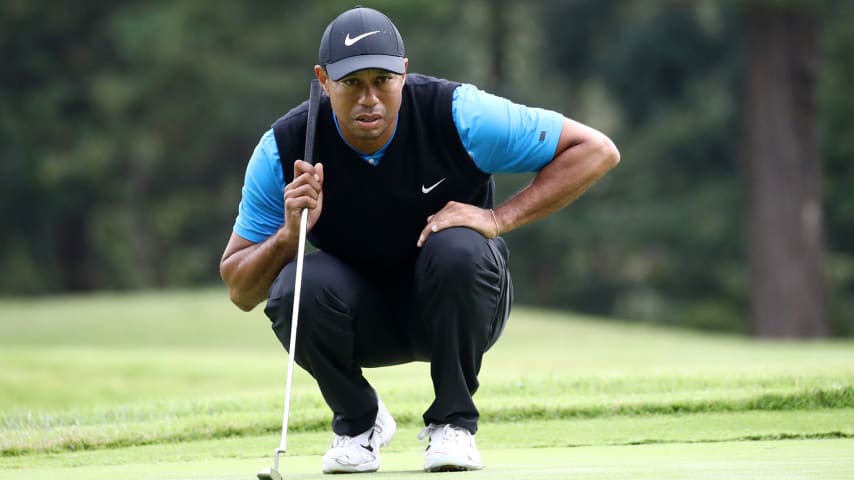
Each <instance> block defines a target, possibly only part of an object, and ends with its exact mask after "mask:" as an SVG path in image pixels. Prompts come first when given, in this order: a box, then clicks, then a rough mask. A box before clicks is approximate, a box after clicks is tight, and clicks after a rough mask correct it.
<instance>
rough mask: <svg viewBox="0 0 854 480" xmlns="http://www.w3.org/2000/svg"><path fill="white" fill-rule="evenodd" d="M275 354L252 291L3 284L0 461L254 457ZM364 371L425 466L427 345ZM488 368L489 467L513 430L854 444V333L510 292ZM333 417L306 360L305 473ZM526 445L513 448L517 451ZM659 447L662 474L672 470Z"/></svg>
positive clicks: (265, 437)
mask: <svg viewBox="0 0 854 480" xmlns="http://www.w3.org/2000/svg"><path fill="white" fill-rule="evenodd" d="M286 360H287V357H286V355H285V354H284V351H283V350H282V349H281V347H280V346H279V344H278V342H277V341H276V339H275V338H274V336H273V335H272V333H271V331H270V329H269V322H268V321H267V320H266V318H265V317H264V316H263V314H262V313H261V312H260V309H258V311H256V312H252V313H250V314H244V313H241V312H239V311H238V310H237V309H236V308H234V307H233V306H231V305H230V303H229V302H228V300H227V298H226V294H225V292H224V291H223V290H222V289H215V290H207V291H200V292H172V293H160V292H152V293H146V294H136V295H97V296H82V297H62V298H56V299H51V300H26V301H25V300H13V299H7V300H0V414H2V416H0V479H3V478H21V477H18V476H15V475H12V474H17V475H21V474H23V473H24V472H37V471H39V469H42V470H43V472H42V473H44V474H46V475H50V476H51V478H90V477H86V476H85V474H87V472H88V474H90V475H94V477H91V478H95V477H97V472H95V471H92V470H87V469H92V468H95V469H97V468H101V470H100V471H101V472H102V473H103V472H109V471H110V469H111V468H114V467H115V468H118V469H119V470H121V467H122V466H124V467H125V469H129V470H130V471H131V472H133V471H135V470H134V469H136V468H138V465H147V464H151V463H152V459H153V458H157V462H156V463H157V465H159V466H158V467H157V468H154V469H152V470H149V469H148V467H146V468H145V469H144V470H145V472H148V473H149V474H151V475H153V476H148V477H146V476H144V475H142V474H140V475H141V476H137V477H133V476H131V477H127V476H126V475H125V477H126V478H200V477H198V476H196V477H193V474H192V472H191V469H189V470H187V471H190V473H186V472H185V473H181V472H184V470H183V469H184V468H189V467H188V465H189V464H193V462H196V463H195V464H204V465H212V464H213V463H215V462H213V460H214V459H217V461H222V462H225V463H226V464H228V465H229V466H225V464H223V465H222V466H221V467H220V470H219V471H220V472H226V471H234V472H240V470H239V469H240V468H244V467H243V465H244V463H247V462H250V463H251V462H254V463H255V464H256V466H254V467H252V468H251V469H250V470H249V471H248V476H249V477H251V475H252V471H254V470H256V469H258V468H261V467H262V466H264V464H265V463H266V462H268V459H267V458H266V457H268V456H269V454H270V452H271V451H272V449H273V447H275V445H276V444H277V443H278V432H279V429H280V426H281V408H282V394H283V390H284V373H285V365H286ZM366 376H367V377H368V378H369V379H370V380H371V382H372V383H373V384H374V385H375V387H376V388H377V390H378V391H379V392H380V393H381V394H382V396H383V399H384V400H385V402H386V404H387V405H388V406H389V408H390V409H391V411H392V413H393V414H394V416H395V418H396V419H397V420H398V422H399V423H400V425H401V432H400V434H399V436H398V439H396V440H395V443H393V444H392V445H391V447H390V448H389V450H388V453H387V459H386V460H385V461H384V465H386V464H390V465H396V463H395V462H398V461H400V462H402V464H406V465H408V466H409V467H410V468H411V467H417V465H418V462H419V461H420V460H419V458H418V452H419V451H420V447H419V446H418V445H419V444H418V442H417V441H416V440H415V439H414V437H415V434H416V433H417V431H418V429H419V426H420V416H421V412H422V411H423V410H424V409H425V408H426V407H427V405H428V404H429V403H430V401H431V399H432V389H431V385H430V382H429V367H428V365H426V364H424V363H415V364H410V365H403V366H397V367H391V368H383V369H370V370H366ZM480 380H481V389H480V391H479V392H478V393H477V395H476V397H475V400H476V402H477V404H478V406H479V407H480V409H481V412H482V419H483V420H482V423H481V431H480V432H479V434H478V442H479V445H480V446H481V449H482V450H483V452H484V457H485V458H486V459H487V463H488V465H489V466H490V467H492V466H493V465H496V464H499V465H500V464H501V460H502V459H504V458H505V455H504V454H501V455H495V452H500V451H514V449H515V450H519V451H521V450H520V449H521V448H522V447H524V449H523V450H525V451H529V454H528V455H529V456H532V458H534V457H536V458H539V457H540V456H542V452H545V451H553V449H564V450H562V452H563V453H560V454H559V456H561V455H568V456H573V455H575V453H573V452H576V451H580V450H587V451H594V450H595V451H596V452H602V457H601V458H602V461H603V462H604V463H605V464H606V465H603V466H602V468H606V467H608V465H610V462H611V461H610V460H607V458H608V456H609V455H607V454H606V452H608V451H609V450H608V449H609V448H610V449H614V450H610V451H611V452H614V453H613V454H614V455H616V452H617V451H620V452H637V450H632V447H634V448H635V449H637V448H638V446H639V445H646V446H647V447H648V448H653V447H655V446H667V445H669V446H671V447H672V448H675V449H677V450H678V449H686V451H687V450H691V451H693V447H692V445H700V444H702V445H707V446H709V445H711V446H713V447H710V448H711V450H710V452H711V453H710V457H713V458H717V457H715V455H718V454H719V453H720V452H718V453H715V452H717V451H718V449H725V450H726V449H729V448H733V449H738V448H748V449H749V448H750V447H749V446H758V445H760V444H761V445H774V446H775V447H774V448H775V449H776V448H789V447H787V446H786V445H795V444H798V445H802V447H803V449H804V452H805V453H804V454H803V455H800V456H798V457H797V458H795V459H793V460H792V461H800V460H804V461H806V460H807V459H808V458H809V456H808V454H807V453H806V452H812V451H813V450H818V451H821V450H822V449H826V448H830V449H831V450H832V449H836V448H837V446H838V445H847V447H846V448H848V449H849V450H848V451H854V438H852V437H854V341H850V340H846V341H811V342H794V341H756V340H751V339H744V338H740V337H733V336H722V335H708V334H699V333H694V332H688V331H680V330H673V329H662V328H654V327H650V326H642V325H632V324H627V323H621V322H616V321H606V320H602V319H595V318H587V317H581V316H576V315H568V314H565V313H559V312H551V311H544V310H536V309H530V308H517V309H516V310H515V311H514V313H513V315H512V317H511V320H510V323H509V325H508V327H507V329H506V331H505V333H504V336H503V337H502V339H501V340H500V341H499V343H498V344H497V345H496V346H495V347H494V348H493V350H491V351H490V352H489V353H488V354H487V356H486V358H485V361H484V367H483V371H482V372H481V376H480ZM329 421H330V414H329V412H328V410H327V408H326V407H325V405H324V404H323V402H322V399H321V397H320V395H319V393H318V392H317V388H316V386H315V385H314V383H313V381H312V380H311V379H310V378H309V377H308V376H307V375H306V374H305V373H304V372H298V374H297V376H296V378H295V381H294V396H293V410H292V415H291V431H292V432H294V433H293V437H292V440H291V442H290V450H289V453H288V456H289V461H293V462H297V463H298V462H302V461H304V462H307V463H306V464H307V465H308V464H310V465H311V466H312V469H308V470H305V474H306V475H308V474H310V473H311V472H315V471H316V467H317V462H318V458H317V455H318V454H320V453H322V452H323V450H324V449H325V446H326V442H327V441H328V438H329V431H328V428H329V427H328V425H329ZM784 440H785V441H784ZM733 442H734V443H733ZM798 442H800V443H798ZM731 445H741V446H740V447H731ZM831 446H832V448H831ZM569 447H572V448H569ZM567 448H569V449H568V450H566V449H567ZM838 448H839V450H840V451H842V450H844V448H843V447H838ZM530 449H535V450H536V451H532V450H530ZM537 451H541V452H540V453H537ZM651 451H653V450H651ZM834 451H836V450H834ZM490 452H492V455H493V456H492V458H494V459H495V460H494V461H491V462H490V461H489V458H490ZM531 452H533V453H531ZM760 453H762V452H757V455H759V454H760ZM412 455H414V456H415V460H414V463H412V461H411V460H410V457H411V456H412ZM520 455H521V454H520ZM620 455H628V458H633V455H634V454H632V453H621V454H620ZM809 455H812V456H815V455H816V454H815V453H809ZM291 456H293V457H294V458H293V459H291V458H290V457H291ZM303 457H304V458H303ZM511 457H512V455H511ZM523 457H524V455H522V456H521V457H518V458H516V457H514V458H515V460H512V461H516V462H521V463H518V465H522V466H524V465H526V463H525V460H524V458H523ZM852 457H854V456H852V455H850V454H849V455H848V456H847V457H843V458H842V459H840V461H839V462H837V463H833V462H829V463H827V465H825V464H822V465H824V466H823V467H822V468H825V470H824V471H823V472H824V474H826V475H831V476H832V474H833V472H835V471H836V470H834V469H836V468H837V467H839V468H842V469H843V470H845V469H847V470H846V471H848V472H852V473H854V463H852V462H854V461H852V460H851V459H852ZM507 458H510V457H507ZM591 458H593V459H595V458H598V457H596V455H594V456H593V457H591ZM844 458H847V459H848V461H847V463H846V462H845V461H843V460H844ZM799 459H800V460H799ZM769 461H770V460H769ZM187 462H189V464H188V463H187ZM212 462H213V463H212ZM530 462H534V460H530V461H529V462H528V464H531V463H530ZM591 462H594V460H591ZM840 462H841V463H840ZM511 463H512V462H511ZM535 463H536V464H542V463H543V461H542V460H536V462H535ZM545 463H546V464H549V462H548V461H546V462H545ZM588 463H590V462H588ZM677 463H678V462H677ZM514 465H515V464H514ZM518 465H517V466H518ZM661 467H662V468H663V470H662V471H661V473H662V475H663V476H662V477H660V478H667V477H666V475H664V474H665V473H666V472H668V471H671V472H678V471H679V469H678V468H676V467H674V465H671V464H662V465H661ZM677 467H678V465H677ZM158 468H162V469H163V470H162V471H159V470H158ZM170 468H171V469H172V470H171V471H170V470H169V469H170ZM514 468H516V467H513V466H512V465H509V466H507V467H506V468H504V469H503V470H500V471H501V472H505V473H506V472H514V471H517V470H514ZM519 468H522V467H519ZM549 468H552V469H553V468H557V467H556V466H555V465H552V466H551V467H548V468H546V470H545V471H544V473H543V475H544V476H540V477H536V478H564V477H563V476H561V475H563V473H565V474H566V475H567V476H571V477H572V478H588V477H585V476H584V475H586V473H584V472H580V471H573V470H572V469H568V468H569V467H566V468H564V470H562V472H563V473H562V474H561V475H558V474H556V473H555V472H554V471H553V470H549ZM668 468H669V469H670V470H668ZM674 468H675V470H674ZM803 468H806V469H807V470H809V469H808V468H807V466H803ZM51 469H53V470H51ZM606 469H607V468H606ZM593 470H594V471H595V469H593ZM766 470H767V465H766ZM772 470H773V469H771V470H769V471H772ZM4 471H7V472H11V473H10V475H12V476H8V477H6V476H4V473H3V472H4ZM156 471H159V472H160V473H152V472H156ZM488 471H491V472H492V474H493V475H497V476H495V477H493V476H490V477H489V478H503V477H501V475H503V473H502V474H499V472H497V471H496V470H495V469H488ZM57 472H63V473H61V474H60V476H59V477H57V476H56V474H57ZM170 472H172V473H170ZM531 472H533V470H532V471H531ZM531 472H529V473H531ZM549 472H550V473H549ZM517 473H518V471H517ZM570 473H572V475H570ZM587 473H589V472H587ZM594 473H595V472H594ZM78 474H79V475H81V476H80V477H74V476H73V475H78ZM245 474H246V472H245V471H244V476H245ZM181 475H185V476H184V477H181ZM204 475H208V474H204ZM234 475H236V476H237V475H239V474H238V473H235V474H234ZM507 475H508V476H507V477H506V478H521V477H514V476H513V475H512V474H509V473H508V474H507ZM532 475H533V473H532ZM549 475H551V476H549ZM227 476H228V475H227V474H225V473H223V475H221V477H223V478H225V477H227ZM607 477H609V475H605V474H604V473H603V474H602V476H601V477H599V478H607ZM235 478H236V477H235ZM383 478H392V477H383ZM407 478H409V477H407ZM431 478H435V476H434V477H431ZM532 478H534V477H532ZM590 478H592V477H590ZM626 478H647V477H644V476H643V475H638V476H630V477H626ZM649 478H655V476H654V475H652V476H650V477H649ZM674 478H675V477H674ZM709 478H718V477H709ZM719 478H725V477H723V476H722V477H719ZM745 478H747V477H745ZM751 478H759V476H753V477H751ZM769 478H770V477H769ZM777 478H779V476H778V477H777ZM823 478H830V477H827V476H825V477H823Z"/></svg>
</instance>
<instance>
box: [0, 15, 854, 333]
mask: <svg viewBox="0 0 854 480" xmlns="http://www.w3.org/2000/svg"><path fill="white" fill-rule="evenodd" d="M763 5H764V4H762V3H761V2H760V3H758V6H757V2H703V1H696V2H688V1H683V2H663V3H660V4H659V3H655V2H642V1H620V2H617V1H613V0H611V1H601V0H600V1H593V0H574V1H571V2H566V1H556V0H555V1H546V0H544V1H541V2H526V3H523V2H515V1H512V0H470V1H466V2H452V1H450V0H431V1H426V0H425V1H422V0H418V1H413V2H395V1H392V0H378V1H376V2H373V3H371V4H369V5H368V6H373V7H375V8H379V9H381V10H384V11H386V13H388V14H389V16H391V17H392V19H393V20H394V21H395V22H396V23H397V24H398V27H399V28H400V30H401V31H402V33H403V35H404V38H405V40H406V42H407V53H408V56H409V57H410V68H411V70H412V71H416V72H422V73H429V74H433V75H437V76H444V77H448V78H451V79H455V80H459V81H466V82H471V83H475V84H477V85H479V86H481V87H483V88H486V89H488V90H491V91H494V92H496V93H500V94H503V95H507V96H509V97H510V98H512V99H514V100H516V101H519V102H521V103H527V104H531V105H537V106H543V107H547V108H553V109H556V110H559V111H562V112H565V113H566V114H567V115H568V116H571V117H573V118H576V119H578V120H580V121H583V122H586V123H589V124H591V125H593V126H596V127H597V128H599V129H601V130H603V131H605V132H607V133H608V134H609V135H611V136H612V137H613V138H614V139H615V141H616V142H617V144H618V145H619V146H620V149H621V152H622V154H623V159H624V161H623V162H622V164H621V165H620V167H619V168H618V169H616V170H614V171H613V172H612V173H611V174H609V175H608V177H607V178H606V179H605V180H604V181H603V182H601V183H600V184H599V185H597V186H596V187H595V188H594V189H593V190H591V191H590V192H588V193H587V194H586V195H585V196H584V197H582V199H580V200H579V201H578V202H577V203H576V204H574V205H573V206H571V207H570V208H569V209H567V210H565V211H563V212H562V213H560V214H558V215H556V216H553V217H551V218H549V219H547V220H545V221H543V222H540V223H539V224H537V225H534V226H531V227H529V228H526V229H523V230H519V231H517V232H513V233H511V234H509V235H508V236H507V237H508V241H509V242H510V244H511V248H512V250H513V255H512V257H513V258H512V259H511V263H512V268H513V271H514V278H515V280H516V282H517V290H518V297H519V301H520V302H524V303H538V304H545V305H550V306H556V307H563V308H571V309H575V310H581V311H588V312H595V313H605V314H613V315H618V316H621V317H625V318H632V319H638V320H641V321H654V322H664V323H672V324H681V325H687V326H691V327H696V328H711V329H723V330H730V331H740V332H751V331H752V332H755V333H759V334H784V335H802V334H823V333H825V332H828V331H829V332H832V333H835V334H851V333H852V332H854V318H852V317H854V315H852V314H851V313H850V312H851V311H854V242H852V241H851V239H852V238H854V188H852V186H854V168H852V167H851V162H850V160H851V159H852V153H854V120H852V118H854V115H852V112H854V97H852V96H851V95H850V94H849V92H848V90H849V89H850V85H851V84H852V80H854V66H852V64H854V62H851V60H850V59H851V58H854V51H852V50H854V28H852V20H850V19H852V18H854V7H852V6H850V5H849V4H848V2H820V3H818V4H816V3H814V2H797V1H790V2H771V4H770V6H763ZM350 6H352V5H351V3H347V2H343V1H339V2H311V1H307V0H306V1H303V0H299V1H296V0H295V1H291V2H265V1H255V2H227V1H218V2H195V1H187V2H177V3H175V2H138V1H130V0H123V1H111V2H97V1H93V2H85V4H80V5H74V6H65V7H63V6H62V5H55V4H51V5H50V7H49V8H48V7H47V6H46V5H45V4H41V3H40V2H14V1H12V2H2V3H0V53H2V55H3V58H4V59H5V61H4V62H3V64H2V66H0V71H2V73H0V218H2V219H3V221H4V222H3V223H4V225H5V227H6V229H5V231H4V234H3V235H2V236H0V268H2V271H3V272H4V275H2V277H0V292H2V293H3V294H7V295H8V294H43V293H50V292H59V291H87V290H93V289H131V288H150V287H166V286H194V285H207V284H213V283H216V282H218V281H219V280H218V275H217V264H218V260H219V256H220V254H221V251H222V248H223V246H224V243H225V241H226V239H227V237H228V234H229V232H230V228H231V225H232V222H233V219H234V215H235V214H236V204H237V201H238V199H239V194H240V186H241V184H242V176H243V170H244V167H245V162H246V160H247V159H248V157H249V155H250V153H251V151H252V148H253V147H254V145H255V142H256V141H257V139H258V137H259V136H260V135H261V133H262V132H263V131H264V130H265V129H266V128H268V127H269V125H270V124H271V123H272V121H274V120H275V119H276V118H277V116H278V115H280V114H281V113H283V112H285V111H286V110H287V109H289V108H290V107H291V106H292V105H294V104H295V103H296V102H298V101H300V100H301V99H303V98H304V97H305V95H306V86H307V84H308V80H309V78H310V75H311V69H310V67H311V66H312V65H313V64H314V62H315V61H316V60H315V59H316V48H317V43H318V41H319V38H320V34H321V33H322V30H323V28H324V27H325V25H326V23H327V22H328V21H329V20H330V19H331V18H332V17H333V16H334V15H335V14H337V13H338V12H340V11H342V10H343V9H346V8H349V7H350ZM804 9H806V10H805V11H806V13H802V12H801V10H804ZM780 11H787V12H789V11H790V12H793V13H792V14H791V15H793V17H792V18H793V19H794V20H792V21H795V22H798V23H796V24H793V23H790V22H789V20H785V19H786V18H789V17H786V16H785V14H783V16H782V17H779V15H778V14H779V13H780ZM779 18H783V20H779V21H778V20H775V19H779ZM804 19H806V20H804ZM787 22H789V23H787ZM802 22H806V23H802ZM795 26H797V27H798V30H797V31H804V32H805V35H804V36H803V37H801V36H798V35H796V34H795V33H797V32H796V31H794V30H793V28H794V27H795ZM799 38H802V39H803V40H802V41H800V42H799V41H798V39H799ZM801 47H809V48H801ZM773 61H780V62H784V63H783V64H781V65H783V68H784V69H786V70H785V71H789V72H791V71H793V70H792V68H793V67H791V65H805V66H806V69H804V68H802V67H797V68H795V70H794V71H796V72H801V74H797V75H795V76H794V77H786V76H785V75H783V74H781V73H771V74H770V75H769V74H766V73H761V72H766V71H768V70H763V68H773V67H772V65H771V62H773ZM787 61H788V62H790V63H788V64H786V63H785V62H787ZM763 62H765V63H763ZM792 62H794V63H792ZM766 64H767V65H768V66H767V67H763V65H766ZM785 65H789V66H788V67H786V66H785ZM799 69H800V70H799ZM763 75H764V76H763ZM758 78H764V79H765V80H763V81H764V82H766V83H762V82H763V81H760V80H757V79H758ZM786 79H793V80H792V82H794V83H792V84H791V85H793V87H792V88H796V89H797V90H792V91H791V92H795V93H792V94H791V95H788V94H779V93H775V92H779V90H775V88H774V86H775V85H777V86H779V85H780V83H779V82H780V81H782V80H786ZM767 82H770V83H767ZM797 92H801V93H797ZM811 92H812V93H811ZM810 99H812V100H810ZM763 102H770V103H763ZM786 102H789V103H788V107H786V105H787V103H786ZM762 105H767V109H764V108H765V107H762V108H760V106H762ZM810 105H812V107H810ZM784 107H786V108H790V109H791V111H792V112H794V117H795V120H794V122H795V123H792V124H791V129H790V130H789V131H784V130H770V129H771V128H772V127H773V125H772V124H771V123H770V120H769V119H770V118H773V119H776V120H780V121H781V122H782V119H783V118H784V113H780V112H781V110H780V108H784ZM761 112H771V113H768V114H766V115H768V116H762V113H761ZM810 118H812V120H810ZM789 132H794V134H795V135H797V136H792V135H791V134H790V133H789ZM760 138H766V140H760ZM763 142H764V143H763ZM791 142H795V143H791ZM810 152H811V153H810ZM760 162H765V163H760ZM787 162H788V163H787ZM786 165H793V167H792V168H791V169H787V168H784V167H785V166H786ZM763 166H764V167H765V168H767V171H766V170H764V169H763V170H761V171H760V170H758V169H759V168H762V167H763ZM822 171H824V174H823V175H822V174H821V172H822ZM751 172H754V173H751ZM768 172H770V173H768ZM770 175H780V176H779V177H773V178H772V177H771V176H770ZM529 179H530V176H526V175H519V176H507V177H501V178H499V188H500V192H499V193H500V195H504V196H506V195H509V194H510V193H512V191H514V190H515V189H518V188H519V187H520V186H521V185H523V184H524V183H526V182H527V181H529ZM760 180H763V181H764V182H765V183H760ZM789 182H794V183H789ZM790 184H791V185H798V186H803V188H802V189H798V188H790V187H787V188H784V189H780V188H779V187H780V186H781V185H790ZM757 185H760V186H761V185H766V186H768V188H770V189H771V190H769V191H766V190H759V189H757ZM775 187H777V188H776V189H775ZM760 198H761V199H765V200H762V201H760ZM817 202H818V203H817ZM750 205H753V206H755V208H754V207H750ZM760 205H765V207H761V206H760ZM785 205H790V207H786V208H784V207H785ZM804 205H809V208H807V210H808V211H810V212H817V217H816V216H812V217H809V216H807V217H808V218H812V219H813V220H811V222H813V223H810V224H809V225H811V226H816V225H817V227H816V228H814V229H812V230H810V231H809V232H806V233H805V235H806V236H804V237H802V238H804V239H805V240H804V242H805V243H804V242H802V243H803V244H804V245H807V244H808V245H809V248H807V249H804V250H798V249H795V251H793V250H792V248H794V247H792V245H793V244H791V243H785V242H787V241H793V239H794V237H792V236H791V235H790V234H789V233H785V232H790V231H793V230H790V229H795V228H798V227H797V225H796V224H798V225H801V226H803V225H804V224H803V223H802V222H801V223H797V222H798V219H803V218H804V217H802V216H794V215H792V214H791V213H787V212H792V211H795V210H798V209H801V210H803V206H804ZM763 208H766V209H768V210H767V211H766V210H763ZM762 212H766V213H762ZM767 212H772V213H773V212H778V213H780V215H778V217H775V218H777V219H778V220H779V222H781V223H773V224H772V223H766V222H764V221H760V220H759V219H760V218H765V217H763V215H767V214H768V213H767ZM816 218H817V219H818V220H817V221H816V220H815V219H816ZM822 220H823V222H822ZM822 224H823V226H822ZM754 226H766V227H767V228H764V229H762V230H761V231H759V230H754V229H753V227H754ZM751 238H752V239H753V240H748V239H751ZM775 241H782V242H783V243H782V244H781V248H782V250H781V249H775V248H774V247H772V246H770V245H771V243H769V242H775ZM749 245H750V246H751V247H750V248H748V246H749ZM787 245H788V246H787ZM822 249H824V250H823V251H822ZM774 252H780V253H779V255H778V256H777V257H772V256H771V255H772V254H774ZM800 255H803V256H804V258H807V259H809V261H804V262H801V261H798V260H797V259H798V258H800V257H799V256H800ZM757 262H758V263H757ZM748 265H754V266H757V267H756V268H753V269H749V268H748ZM797 265H803V266H804V269H805V270H803V271H809V272H810V273H809V274H808V276H804V275H802V274H795V275H799V276H797V278H800V279H801V280H800V281H802V283H801V286H797V282H795V283H791V282H788V283H786V285H794V287H792V290H790V291H788V292H789V293H785V292H787V290H785V288H787V287H785V286H780V285H775V284H774V283H773V282H775V281H778V280H780V281H782V280H784V279H785V278H787V277H785V276H784V275H782V274H780V269H783V268H791V267H794V266H797ZM807 265H812V267H808V266H807ZM810 268H811V270H810ZM750 272H753V273H750ZM823 280H824V281H823ZM763 289H764V290H763ZM763 292H765V293H764V294H763ZM763 295H764V296H763ZM751 296H752V297H753V298H754V299H756V300H755V301H753V302H751V301H750V298H751ZM799 297H803V298H799ZM761 298H765V299H766V300H760V299H761ZM751 305H753V306H754V307H753V308H751ZM761 305H769V306H771V307H773V308H772V309H771V310H770V313H768V314H767V315H766V316H765V317H763V315H762V314H760V313H759V312H760V311H764V310H763V308H765V307H761ZM771 307H768V308H771ZM801 307H803V308H801ZM821 311H824V312H825V313H820V312H821ZM751 312H753V316H754V318H757V319H758V318H772V319H775V320H774V321H773V322H772V323H771V327H770V328H771V329H772V330H773V329H775V328H777V327H779V326H781V325H788V322H784V321H777V320H776V319H780V318H783V316H784V315H786V314H787V313H788V312H800V313H794V314H793V315H794V316H795V317H798V318H800V319H802V321H805V322H807V323H808V324H809V325H811V327H810V328H808V329H806V330H804V329H802V328H801V327H797V328H793V329H790V330H781V331H779V332H776V331H771V330H765V329H764V327H761V325H762V324H760V323H755V324H753V325H754V326H751V322H750V321H749V318H751V317H750V316H751ZM816 312H819V313H816ZM813 328H815V329H813Z"/></svg>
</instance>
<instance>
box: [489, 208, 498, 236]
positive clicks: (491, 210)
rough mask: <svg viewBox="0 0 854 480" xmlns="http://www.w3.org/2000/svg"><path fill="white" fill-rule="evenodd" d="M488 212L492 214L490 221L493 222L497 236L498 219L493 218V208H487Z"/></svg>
mask: <svg viewBox="0 0 854 480" xmlns="http://www.w3.org/2000/svg"><path fill="white" fill-rule="evenodd" d="M489 213H491V214H492V221H493V222H495V236H496V237H497V236H498V219H497V218H495V210H493V209H491V208H490V209H489Z"/></svg>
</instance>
